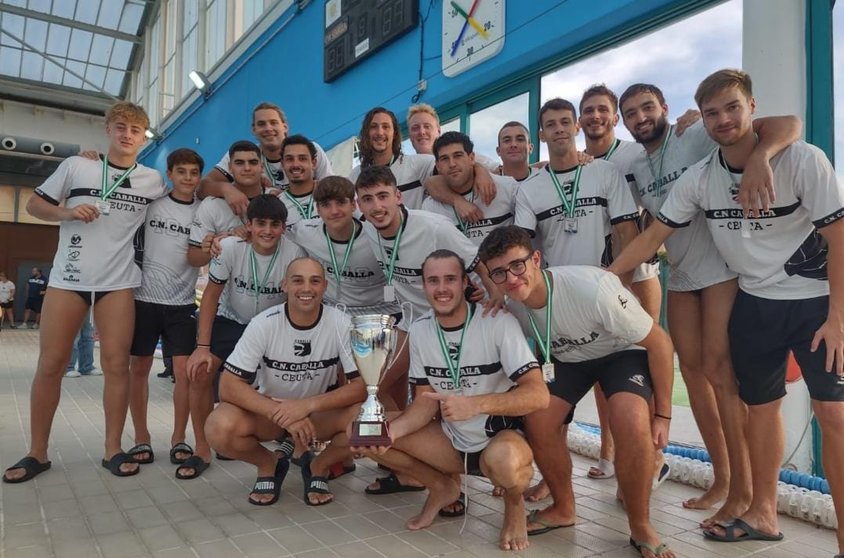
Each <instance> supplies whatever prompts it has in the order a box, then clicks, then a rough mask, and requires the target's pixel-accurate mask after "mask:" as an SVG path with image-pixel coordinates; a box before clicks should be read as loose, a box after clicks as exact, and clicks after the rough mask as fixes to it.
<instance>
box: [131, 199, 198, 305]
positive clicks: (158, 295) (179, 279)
mask: <svg viewBox="0 0 844 558" xmlns="http://www.w3.org/2000/svg"><path fill="white" fill-rule="evenodd" d="M198 206H199V202H198V201H196V200H192V201H190V202H184V201H181V200H177V199H176V198H174V197H173V195H172V194H171V195H169V196H167V197H165V198H161V199H160V200H156V201H154V202H152V203H151V204H150V206H149V209H148V210H147V218H146V221H145V223H144V228H143V230H142V231H139V234H140V235H142V239H143V243H142V244H141V243H138V244H139V245H140V246H139V247H140V249H141V250H142V252H143V266H142V280H141V286H140V287H138V288H137V289H135V298H136V299H137V300H142V301H144V302H154V303H156V304H167V305H171V306H184V305H188V304H193V302H194V300H195V298H196V277H197V275H198V273H199V269H198V268H196V267H193V266H192V265H190V264H189V263H188V241H189V239H190V227H191V223H192V222H193V217H194V212H195V211H196V208H197V207H198Z"/></svg>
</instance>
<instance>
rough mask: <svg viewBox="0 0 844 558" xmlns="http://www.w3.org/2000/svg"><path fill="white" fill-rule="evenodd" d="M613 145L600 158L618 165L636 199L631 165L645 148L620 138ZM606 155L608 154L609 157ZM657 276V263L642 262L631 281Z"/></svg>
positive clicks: (637, 195)
mask: <svg viewBox="0 0 844 558" xmlns="http://www.w3.org/2000/svg"><path fill="white" fill-rule="evenodd" d="M614 145H615V146H616V147H615V149H612V148H611V149H610V151H611V152H612V153H609V152H608V153H605V154H604V155H603V156H602V157H601V158H602V159H604V160H605V161H609V162H610V163H612V164H614V165H615V166H617V167H618V169H619V170H620V171H621V174H623V175H624V180H625V182H627V186H628V187H629V188H630V193H631V194H633V198H634V199H635V200H638V199H639V191H638V190H637V189H636V177H635V176H634V175H633V171H632V165H633V161H635V160H636V159H638V158H639V157H642V156H644V154H645V148H644V147H642V146H641V145H640V144H638V143H636V142H633V141H625V140H620V139H616V140H615V144H614ZM607 155H609V157H608V156H607ZM637 203H638V202H637ZM640 213H641V208H640ZM658 276H659V263H654V264H649V263H643V264H641V265H639V266H637V267H636V269H635V270H634V271H633V282H634V283H638V282H640V281H645V280H647V279H651V278H652V277H658Z"/></svg>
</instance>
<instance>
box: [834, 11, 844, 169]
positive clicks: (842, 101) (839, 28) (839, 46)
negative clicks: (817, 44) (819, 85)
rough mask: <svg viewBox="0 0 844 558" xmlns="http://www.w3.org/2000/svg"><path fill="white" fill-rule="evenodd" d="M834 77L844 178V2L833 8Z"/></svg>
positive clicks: (839, 156) (838, 164)
mask: <svg viewBox="0 0 844 558" xmlns="http://www.w3.org/2000/svg"><path fill="white" fill-rule="evenodd" d="M832 56H833V60H834V61H835V64H833V70H832V79H833V88H834V90H835V100H834V109H833V110H834V112H835V124H834V126H835V169H836V174H837V175H838V177H839V178H841V179H842V180H844V63H842V60H844V2H838V3H836V5H835V7H834V8H833V10H832Z"/></svg>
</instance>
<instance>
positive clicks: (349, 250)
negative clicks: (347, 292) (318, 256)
mask: <svg viewBox="0 0 844 558" xmlns="http://www.w3.org/2000/svg"><path fill="white" fill-rule="evenodd" d="M322 232H323V234H325V242H327V243H328V255H329V256H330V257H331V267H332V269H333V270H334V277H335V278H336V279H337V292H338V293H339V292H340V281H341V280H342V279H343V270H345V269H346V266H347V265H349V256H351V255H352V246H353V245H354V243H355V233H356V232H357V226H356V225H355V223H354V221H352V236H351V237H350V238H349V243H348V244H347V245H346V252H345V253H344V254H343V265H342V266H340V267H337V256H336V255H335V254H334V244H333V243H332V242H331V237H330V236H328V231H326V230H325V225H323V227H322Z"/></svg>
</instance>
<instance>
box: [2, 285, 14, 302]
mask: <svg viewBox="0 0 844 558" xmlns="http://www.w3.org/2000/svg"><path fill="white" fill-rule="evenodd" d="M13 292H15V284H14V283H12V282H11V281H0V302H9V301H10V300H12V293H13Z"/></svg>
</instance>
